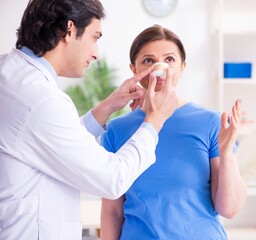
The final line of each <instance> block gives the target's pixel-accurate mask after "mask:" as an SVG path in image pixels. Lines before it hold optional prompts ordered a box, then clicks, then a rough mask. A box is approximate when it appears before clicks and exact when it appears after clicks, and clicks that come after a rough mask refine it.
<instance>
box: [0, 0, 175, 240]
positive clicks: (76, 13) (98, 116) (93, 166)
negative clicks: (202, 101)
mask: <svg viewBox="0 0 256 240" xmlns="http://www.w3.org/2000/svg"><path fill="white" fill-rule="evenodd" d="M103 17H104V9H103V7H102V5H101V3H100V2H99V1H98V0H31V1H30V2H29V4H28V6H27V8H26V10H25V12H24V15H23V18H22V21H21V25H20V27H19V29H18V32H17V36H18V40H17V43H16V49H13V50H12V51H11V52H10V53H9V54H6V55H2V56H0V114H1V117H0V240H38V239H44V240H78V239H81V233H82V231H81V230H82V225H81V217H80V190H83V191H86V192H88V193H90V194H94V195H97V196H99V197H104V198H110V199H115V198H118V197H119V196H121V195H122V194H124V193H125V191H126V190H127V189H128V188H129V187H130V185H131V184H132V183H133V181H134V180H135V179H136V178H137V177H138V176H139V175H140V174H141V173H142V172H143V171H144V170H145V169H147V168H148V167H149V166H150V165H151V164H153V163H154V161H155V147H156V144H157V141H158V134H157V133H158V132H159V131H160V129H161V127H162V125H163V123H164V122H165V120H166V119H167V118H168V117H170V115H171V114H172V113H173V111H174V110H175V109H176V106H177V98H176V94H175V91H174V89H173V85H172V82H171V80H172V75H171V72H168V77H167V79H166V81H167V84H166V88H165V89H164V90H163V91H161V92H157V93H156V92H155V91H154V88H155V84H156V78H155V77H154V76H153V74H150V73H151V72H152V70H153V68H149V69H148V70H146V71H144V72H143V73H142V74H140V75H137V76H135V77H134V78H131V79H128V80H126V81H124V83H123V84H122V85H121V86H120V87H119V88H118V89H117V90H116V91H115V92H113V93H112V94H111V95H110V96H109V97H108V98H107V99H106V100H104V101H103V102H102V103H100V104H99V105H98V106H96V107H95V108H94V109H92V110H91V111H89V112H88V113H87V114H86V115H85V116H82V117H81V118H80V119H79V117H78V114H77V111H76V109H75V106H74V104H73V103H72V101H71V100H70V98H69V97H68V96H67V95H66V94H65V93H63V92H62V91H61V90H59V89H58V87H57V84H56V78H57V76H65V77H70V78H73V77H74V78H76V77H81V76H82V75H83V74H84V70H85V69H86V68H87V67H88V66H89V64H90V61H91V60H96V59H97V58H98V49H97V40H98V39H99V38H100V37H101V19H102V18H103ZM143 77H149V78H150V80H151V82H150V87H149V90H148V92H147V93H145V96H144V97H145V101H146V109H147V111H146V117H145V121H144V123H143V124H142V125H141V127H140V128H139V130H138V131H137V132H136V133H135V134H134V135H133V136H132V137H131V139H130V140H128V142H127V143H126V144H125V145H124V146H123V147H122V148H121V149H120V150H119V151H118V152H117V153H116V154H113V153H109V152H107V151H106V150H105V149H104V148H102V147H101V146H99V145H98V143H97V141H95V137H97V136H99V135H101V134H102V133H103V132H104V131H105V130H106V129H105V122H106V121H107V119H108V117H109V116H110V114H112V113H113V112H114V111H116V110H119V109H120V108H122V107H124V106H125V105H126V104H127V103H128V102H129V101H130V100H136V101H135V102H134V104H133V106H132V107H133V108H135V107H136V106H137V105H138V104H139V102H140V98H141V97H142V91H141V90H140V88H139V87H138V86H137V85H136V84H137V82H138V81H140V80H141V79H142V78H143ZM88 217H90V216H88Z"/></svg>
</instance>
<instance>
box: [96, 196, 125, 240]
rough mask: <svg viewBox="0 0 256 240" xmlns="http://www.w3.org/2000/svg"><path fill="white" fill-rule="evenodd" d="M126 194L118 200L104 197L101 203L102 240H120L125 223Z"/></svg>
mask: <svg viewBox="0 0 256 240" xmlns="http://www.w3.org/2000/svg"><path fill="white" fill-rule="evenodd" d="M124 200H125V196H124V195H123V196H121V197H120V198H118V199H117V200H108V199H102V205H101V230H100V239H101V240H118V239H119V238H120V234H121V229H122V225H123V223H124V216H123V204H124Z"/></svg>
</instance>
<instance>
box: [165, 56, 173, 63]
mask: <svg viewBox="0 0 256 240" xmlns="http://www.w3.org/2000/svg"><path fill="white" fill-rule="evenodd" d="M165 61H166V62H167V63H170V62H174V58H173V57H168V58H166V60H165Z"/></svg>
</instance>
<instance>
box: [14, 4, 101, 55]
mask: <svg viewBox="0 0 256 240" xmlns="http://www.w3.org/2000/svg"><path fill="white" fill-rule="evenodd" d="M104 17H105V14H104V8H103V6H102V4H101V3H100V1H99V0H30V1H29V3H28V6H27V8H26V10H25V12H24V14H23V17H22V20H21V24H20V27H19V28H18V30H17V37H18V39H17V42H16V48H17V49H20V48H21V47H23V46H25V47H28V48H30V49H31V50H32V51H33V52H34V53H35V54H36V55H38V56H42V55H44V53H45V52H47V51H50V50H52V49H54V48H55V47H56V45H57V44H58V42H59V41H60V39H61V38H63V37H65V36H66V35H67V34H69V31H68V21H69V20H71V21H73V23H74V25H75V27H76V28H77V36H76V37H77V38H79V37H81V36H82V35H83V33H84V31H85V28H86V27H87V26H88V25H89V24H90V23H91V21H92V19H93V18H96V19H99V20H100V19H102V18H104Z"/></svg>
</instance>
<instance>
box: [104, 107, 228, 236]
mask: <svg viewBox="0 0 256 240" xmlns="http://www.w3.org/2000/svg"><path fill="white" fill-rule="evenodd" d="M144 118H145V113H144V112H142V111H141V110H140V109H137V110H136V111H134V112H130V113H128V114H126V115H123V116H121V117H119V118H116V119H114V120H112V121H111V122H110V123H109V124H108V132H107V133H105V135H103V136H102V138H101V143H102V145H103V146H104V147H105V148H106V149H107V150H109V151H112V152H116V151H117V150H118V149H119V148H120V147H121V146H122V145H123V144H124V143H125V142H126V141H127V140H128V139H129V138H130V137H131V135H132V134H133V133H134V132H135V131H136V130H137V129H138V127H139V126H140V124H141V123H142V122H143V120H144ZM219 130H220V114H219V113H217V112H215V111H212V110H209V109H205V108H203V107H201V106H199V105H196V104H194V103H188V104H186V105H184V106H182V107H181V108H179V109H177V110H176V111H175V112H174V114H173V115H172V116H171V117H170V118H169V119H168V120H167V121H166V122H165V124H164V126H163V128H162V129H161V131H160V133H159V142H158V145H157V148H156V159H157V161H156V163H155V164H153V165H152V166H151V167H150V168H148V169H147V170H146V171H145V172H144V173H143V174H142V175H141V176H140V177H139V178H138V179H137V180H136V181H135V182H134V183H133V185H132V186H131V187H130V189H129V190H128V191H127V193H126V194H125V202H124V217H125V221H124V224H123V227H122V232H121V237H120V239H122V240H144V239H145V240H151V239H161V240H226V239H227V236H226V233H225V231H224V228H223V226H222V224H221V222H220V220H219V216H218V213H217V212H216V211H215V209H214V206H213V202H212V198H211V179H210V159H211V158H214V157H217V156H218V155H219V152H218V133H219ZM131 161H132V159H131Z"/></svg>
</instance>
